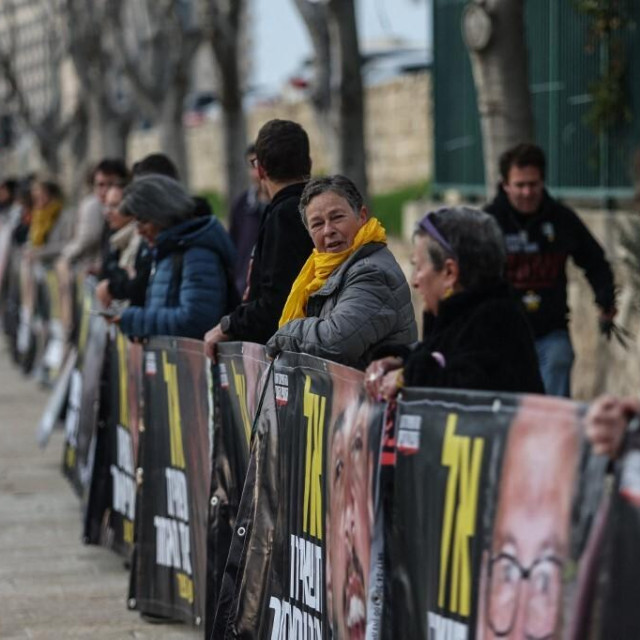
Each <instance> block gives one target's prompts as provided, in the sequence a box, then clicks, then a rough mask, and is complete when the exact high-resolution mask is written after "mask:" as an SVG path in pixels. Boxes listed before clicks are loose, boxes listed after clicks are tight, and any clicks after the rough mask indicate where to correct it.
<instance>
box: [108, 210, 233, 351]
mask: <svg viewBox="0 0 640 640" xmlns="http://www.w3.org/2000/svg"><path fill="white" fill-rule="evenodd" d="M153 251H154V270H152V276H151V280H150V281H149V286H148V288H147V296H146V302H145V306H144V307H129V308H128V309H125V310H124V311H123V312H122V316H121V319H120V329H121V330H122V332H123V333H124V334H125V335H128V336H129V337H137V338H146V337H149V336H158V335H161V336H180V337H185V338H196V339H198V340H201V339H202V338H203V337H204V334H205V333H206V332H207V331H208V330H209V329H211V327H213V326H215V325H216V324H218V322H219V320H220V318H221V317H222V316H223V315H224V314H225V313H226V312H227V302H228V291H229V285H230V284H231V286H233V284H232V280H229V274H230V273H232V269H233V264H234V261H235V250H234V248H233V244H232V243H231V240H230V238H229V235H228V234H227V232H226V230H225V229H224V227H223V226H222V225H221V224H220V222H218V220H217V219H216V218H213V217H207V218H196V219H194V220H187V221H186V222H183V223H181V224H179V225H177V226H175V227H172V228H170V229H167V230H166V231H163V232H162V233H160V234H159V235H158V237H157V240H156V244H155V247H154V250H153ZM177 252H181V253H182V260H181V267H179V266H178V265H179V264H180V259H179V258H178V260H176V258H175V257H174V254H176V253H177ZM174 269H176V270H179V271H181V274H182V275H181V278H180V282H179V283H178V282H177V281H176V280H177V276H179V275H180V274H179V273H178V274H176V276H174V275H173V272H174Z"/></svg>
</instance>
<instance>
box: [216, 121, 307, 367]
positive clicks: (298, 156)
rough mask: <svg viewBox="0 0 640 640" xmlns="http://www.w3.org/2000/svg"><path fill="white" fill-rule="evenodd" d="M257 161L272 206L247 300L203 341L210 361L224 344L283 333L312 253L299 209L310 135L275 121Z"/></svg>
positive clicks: (263, 132)
mask: <svg viewBox="0 0 640 640" xmlns="http://www.w3.org/2000/svg"><path fill="white" fill-rule="evenodd" d="M256 162H257V167H258V173H259V175H260V179H261V180H262V182H263V185H264V187H265V189H266V192H267V194H268V195H269V198H270V199H271V202H270V203H269V205H268V206H267V208H266V210H265V212H264V214H263V217H262V221H261V223H260V229H259V231H258V240H257V242H256V246H255V248H254V252H253V259H252V262H251V265H250V266H249V273H250V275H249V290H248V294H247V296H246V299H245V301H244V302H243V303H242V304H241V305H240V306H239V307H237V308H236V309H234V310H233V311H232V312H231V313H230V314H228V315H226V316H224V317H223V318H222V320H221V321H220V323H219V324H218V325H216V326H215V327H214V328H213V329H211V330H210V331H208V332H207V334H206V335H205V337H204V340H205V352H206V354H207V355H208V356H209V357H210V358H213V357H214V351H215V345H216V344H217V343H218V342H222V341H225V340H244V341H247V342H258V343H262V344H264V343H266V342H267V340H268V339H269V338H270V337H271V336H272V335H273V334H274V333H275V332H276V330H277V329H278V320H279V319H280V315H281V313H282V308H283V307H284V303H285V302H286V300H287V296H288V295H289V291H290V289H291V285H292V284H293V281H294V280H295V278H296V276H297V275H298V273H299V271H300V269H301V268H302V265H303V264H304V263H305V261H306V259H307V258H308V257H309V255H310V254H311V250H312V249H313V243H312V242H311V238H310V237H309V233H308V232H307V230H306V229H305V227H304V225H303V224H302V219H301V217H300V212H299V210H298V204H299V202H300V196H301V194H302V190H303V189H304V185H305V182H306V181H307V180H308V178H309V175H310V173H311V158H310V156H309V138H308V137H307V134H306V132H305V130H304V129H303V128H302V127H301V126H300V125H299V124H297V123H295V122H291V121H289V120H270V121H269V122H267V123H266V124H265V125H264V126H263V127H262V128H261V129H260V132H259V133H258V138H257V140H256Z"/></svg>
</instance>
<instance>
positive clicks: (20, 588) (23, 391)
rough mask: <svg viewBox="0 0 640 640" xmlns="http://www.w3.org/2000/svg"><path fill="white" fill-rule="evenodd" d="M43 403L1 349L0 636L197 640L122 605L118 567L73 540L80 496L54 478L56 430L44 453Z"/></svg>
mask: <svg viewBox="0 0 640 640" xmlns="http://www.w3.org/2000/svg"><path fill="white" fill-rule="evenodd" d="M46 399H47V395H46V393H45V392H43V391H41V390H39V389H38V388H37V386H36V385H35V383H34V382H33V381H32V380H31V379H25V378H24V377H23V376H22V374H21V373H20V372H18V371H17V370H16V369H15V368H14V367H13V366H12V364H11V361H10V358H9V355H8V354H7V352H6V350H5V348H4V341H3V340H2V341H1V344H0V638H1V639H2V640H18V639H23V638H25V639H26V638H33V639H37V640H40V639H42V640H44V639H47V640H66V639H68V638H69V639H71V638H90V639H91V640H102V639H105V640H116V639H121V638H134V639H140V640H145V639H151V638H153V639H154V640H155V639H158V640H195V639H196V638H198V639H200V638H202V637H203V635H204V633H203V631H201V630H195V629H192V628H190V627H187V626H184V625H155V624H154V625H152V624H149V623H147V622H145V621H144V620H142V619H141V618H140V616H139V614H138V613H137V612H133V611H128V610H127V608H126V605H125V601H126V595H127V585H128V575H129V574H128V572H127V571H126V570H125V569H124V567H123V560H122V558H120V557H119V556H117V555H116V554H114V553H113V552H111V551H108V550H106V549H102V548H99V547H93V546H85V545H83V544H82V542H81V540H80V535H81V526H82V523H81V518H82V515H81V512H80V503H79V501H78V498H77V497H76V495H75V494H74V492H73V491H72V489H71V486H70V485H69V484H68V482H67V481H66V480H65V479H64V478H63V476H62V474H61V472H60V463H61V458H62V441H63V438H62V435H63V434H62V432H61V431H56V432H55V433H54V434H53V437H52V439H51V441H50V442H49V446H48V447H47V449H46V450H44V451H42V450H40V449H39V448H38V446H37V444H36V440H35V432H36V426H37V424H38V420H39V418H40V413H41V411H42V409H43V407H44V405H45V402H46Z"/></svg>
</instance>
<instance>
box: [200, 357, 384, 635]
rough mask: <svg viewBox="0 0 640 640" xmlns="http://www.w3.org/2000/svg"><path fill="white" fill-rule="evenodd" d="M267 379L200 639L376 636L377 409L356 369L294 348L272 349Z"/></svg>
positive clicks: (379, 415) (379, 417)
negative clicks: (220, 575)
mask: <svg viewBox="0 0 640 640" xmlns="http://www.w3.org/2000/svg"><path fill="white" fill-rule="evenodd" d="M267 384H268V386H267V390H266V393H265V398H264V402H263V404H262V406H261V409H260V412H259V415H258V417H257V421H256V433H255V438H256V441H255V443H254V446H253V448H252V456H251V461H250V465H249V472H248V476H247V481H246V483H245V487H244V491H243V495H242V499H241V503H240V508H239V513H238V518H237V521H236V528H235V530H234V536H233V539H232V544H231V549H230V553H229V559H228V562H227V568H226V571H225V576H224V580H223V585H222V590H221V593H220V599H219V604H218V609H217V613H216V618H215V622H214V625H213V629H212V632H211V634H210V635H209V637H210V638H231V637H238V636H242V637H247V638H303V637H304V638H324V637H329V635H328V634H329V633H331V634H333V636H332V637H335V638H340V637H345V638H346V637H347V633H351V634H352V635H353V634H356V635H353V637H357V633H362V634H364V631H365V629H366V627H367V625H370V628H371V629H372V633H375V630H377V629H378V625H379V623H378V617H379V613H380V612H379V608H372V609H371V612H370V613H371V615H370V616H367V607H368V601H369V598H371V599H372V601H376V602H380V596H381V594H380V592H379V591H378V589H379V588H380V586H381V585H380V578H381V575H380V573H379V571H378V569H379V568H380V563H381V559H382V551H381V548H380V546H379V544H378V545H374V543H373V538H374V537H375V533H376V532H377V531H381V527H377V526H376V523H375V513H376V510H375V507H374V502H375V500H374V498H375V486H376V484H377V483H376V478H377V468H376V467H377V459H378V455H379V448H380V433H381V428H382V407H381V406H377V407H375V406H374V405H371V404H370V403H369V402H368V401H367V400H365V399H364V398H363V396H362V373H361V372H358V371H355V370H353V369H349V368H347V367H343V366H341V365H336V364H333V363H329V362H326V361H324V360H320V359H318V358H313V357H310V356H305V355H301V354H290V353H285V354H282V355H281V356H280V357H279V358H278V359H277V360H276V362H275V364H274V367H273V373H272V376H271V378H270V379H269V381H268V383H267ZM372 548H376V549H378V551H377V553H375V554H373V555H372V552H371V550H372ZM372 568H373V572H372ZM372 574H373V575H374V576H376V577H375V578H374V580H373V581H372V580H371V578H370V576H371V575H372ZM372 587H375V588H372Z"/></svg>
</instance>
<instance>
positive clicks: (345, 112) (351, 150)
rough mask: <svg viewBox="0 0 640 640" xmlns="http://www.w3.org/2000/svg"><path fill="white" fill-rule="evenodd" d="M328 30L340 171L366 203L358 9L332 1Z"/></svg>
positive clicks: (344, 3)
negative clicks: (334, 73)
mask: <svg viewBox="0 0 640 640" xmlns="http://www.w3.org/2000/svg"><path fill="white" fill-rule="evenodd" d="M328 7H329V17H330V21H329V29H330V34H331V39H332V46H333V47H334V48H335V56H334V60H336V62H337V65H336V68H337V70H338V86H339V91H338V92H337V127H336V129H337V142H338V149H339V156H338V171H339V172H340V173H343V174H344V175H346V176H348V177H349V178H351V180H353V181H354V182H355V184H356V185H357V187H358V189H360V192H361V193H362V195H363V196H364V198H365V200H366V199H367V189H368V184H367V169H366V164H367V163H366V151H365V133H364V91H363V87H362V72H361V68H362V64H361V60H360V46H359V44H358V28H357V24H356V12H355V6H354V3H353V1H352V0H350V1H349V2H347V1H345V0H330V2H329V5H328Z"/></svg>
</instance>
